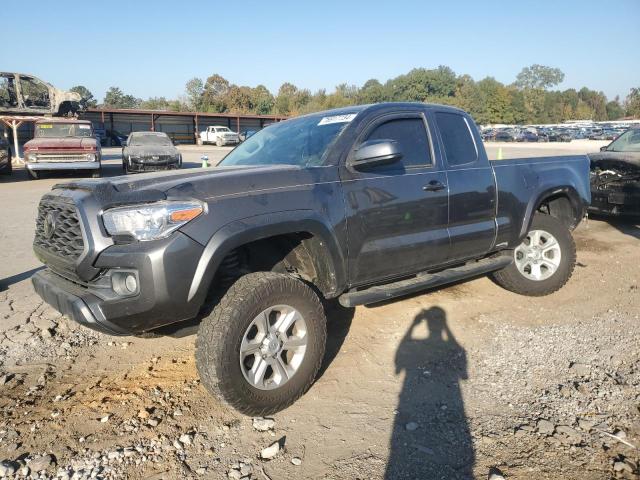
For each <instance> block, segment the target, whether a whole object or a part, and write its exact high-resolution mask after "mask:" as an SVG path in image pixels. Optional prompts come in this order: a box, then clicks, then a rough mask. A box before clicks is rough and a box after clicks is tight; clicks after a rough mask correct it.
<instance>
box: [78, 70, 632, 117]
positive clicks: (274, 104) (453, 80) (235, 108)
mask: <svg viewBox="0 0 640 480" xmlns="http://www.w3.org/2000/svg"><path fill="white" fill-rule="evenodd" d="M563 80H564V73H562V71H560V70H559V69H557V68H552V67H546V66H543V65H531V66H530V67H526V68H523V69H522V71H521V72H520V73H519V74H518V76H517V78H516V81H515V82H514V83H513V84H512V85H505V84H503V83H501V82H499V81H497V80H496V79H495V78H493V77H486V78H484V79H482V80H480V81H475V80H474V79H473V78H471V76H469V75H456V73H455V72H454V71H453V70H451V69H450V68H449V67H446V66H442V65H441V66H439V67H438V68H435V69H426V68H414V69H413V70H411V71H409V72H408V73H406V74H403V75H399V76H397V77H394V78H391V79H389V80H388V81H387V82H385V83H384V84H383V83H381V82H380V81H379V80H377V79H375V78H372V79H370V80H367V81H366V82H365V83H364V85H362V86H361V87H358V86H357V85H352V84H347V83H342V84H340V85H337V86H336V87H335V88H334V90H333V91H332V92H327V90H325V89H320V90H318V91H316V92H315V93H311V92H310V91H309V90H306V89H301V88H298V87H297V86H296V85H294V84H292V83H290V82H285V83H283V84H282V85H281V86H280V88H279V89H278V93H277V94H276V95H275V96H274V95H272V94H271V92H269V90H268V89H267V88H266V87H265V86H264V85H258V86H257V87H255V88H252V87H248V86H239V85H235V84H232V83H230V82H229V81H228V80H227V79H225V78H224V77H222V76H221V75H218V74H214V75H211V76H210V77H208V78H207V80H206V81H205V82H203V81H202V80H201V79H199V78H192V79H191V80H189V81H188V82H187V84H186V85H185V98H184V99H182V100H167V99H166V98H164V97H157V98H155V97H154V98H149V99H148V100H145V101H144V102H141V101H140V100H139V99H136V98H135V97H133V96H131V95H124V94H123V93H122V91H121V90H120V89H118V88H115V87H112V88H110V89H109V91H108V92H107V95H106V96H105V106H117V107H120V108H133V107H135V106H138V105H140V106H142V107H143V108H148V109H154V110H156V109H157V110H174V111H177V110H194V111H200V112H216V113H221V112H226V113H237V114H258V115H268V114H272V115H281V116H294V115H300V114H304V113H309V112H317V111H321V110H328V109H331V108H340V107H347V106H349V105H361V104H369V103H379V102H387V101H397V102H407V101H409V102H428V103H441V104H445V105H452V106H455V107H458V108H461V109H463V110H466V111H468V112H469V113H471V115H472V116H473V117H474V118H475V120H476V121H477V122H478V123H479V124H491V123H505V124H514V123H517V124H536V123H560V122H562V121H565V120H614V119H618V118H621V117H623V116H624V115H625V110H626V114H627V115H635V116H639V117H640V88H634V89H632V90H631V92H630V93H629V96H628V97H627V99H626V101H625V102H624V106H623V105H621V103H620V101H619V99H618V98H617V97H616V99H615V100H613V101H610V102H608V101H607V98H606V96H605V95H604V94H603V93H602V92H598V91H595V90H590V89H588V88H586V87H583V88H581V89H580V90H579V91H576V90H575V89H567V90H564V91H560V90H550V89H551V88H552V87H555V86H557V85H558V84H559V83H561V82H562V81H563ZM74 88H78V89H80V88H84V87H74ZM87 92H88V90H87ZM81 94H82V93H81ZM89 95H91V94H90V92H89Z"/></svg>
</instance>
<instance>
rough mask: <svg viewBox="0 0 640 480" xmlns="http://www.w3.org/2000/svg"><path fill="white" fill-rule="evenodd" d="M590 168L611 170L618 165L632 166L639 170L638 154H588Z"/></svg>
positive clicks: (639, 160)
mask: <svg viewBox="0 0 640 480" xmlns="http://www.w3.org/2000/svg"><path fill="white" fill-rule="evenodd" d="M589 160H590V162H591V166H592V167H596V166H598V167H601V168H611V167H614V168H615V166H616V165H620V164H627V165H633V166H635V167H637V168H640V152H598V153H590V154H589Z"/></svg>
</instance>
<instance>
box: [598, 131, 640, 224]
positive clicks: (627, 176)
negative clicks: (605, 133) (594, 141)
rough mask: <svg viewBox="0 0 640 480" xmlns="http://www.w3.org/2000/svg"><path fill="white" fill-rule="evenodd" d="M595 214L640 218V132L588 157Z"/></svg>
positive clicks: (633, 133) (626, 133) (630, 134)
mask: <svg viewBox="0 0 640 480" xmlns="http://www.w3.org/2000/svg"><path fill="white" fill-rule="evenodd" d="M589 158H590V160H591V207H590V211H591V212H593V213H598V214H604V215H615V216H640V128H633V129H631V130H627V131H626V132H625V133H623V134H622V135H620V136H619V137H618V138H617V139H616V140H614V141H613V142H611V143H610V144H609V145H607V146H606V147H602V148H601V149H600V153H594V154H591V155H589Z"/></svg>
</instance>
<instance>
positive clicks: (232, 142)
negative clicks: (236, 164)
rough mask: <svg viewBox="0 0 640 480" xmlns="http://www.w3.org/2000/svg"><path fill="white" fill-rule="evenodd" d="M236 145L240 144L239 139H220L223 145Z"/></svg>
mask: <svg viewBox="0 0 640 480" xmlns="http://www.w3.org/2000/svg"><path fill="white" fill-rule="evenodd" d="M238 143H240V139H239V138H223V139H222V144H223V145H237V144H238Z"/></svg>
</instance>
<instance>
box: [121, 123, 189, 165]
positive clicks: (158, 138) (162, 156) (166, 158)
mask: <svg viewBox="0 0 640 480" xmlns="http://www.w3.org/2000/svg"><path fill="white" fill-rule="evenodd" d="M174 168H182V155H181V154H180V152H179V151H178V149H177V148H176V147H175V145H174V144H173V142H172V141H171V139H170V138H169V136H168V135H167V134H166V133H164V132H132V133H131V134H130V135H129V138H127V142H126V144H125V145H124V146H123V147H122V169H123V170H124V172H125V173H131V172H154V171H157V170H171V169H174Z"/></svg>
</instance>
